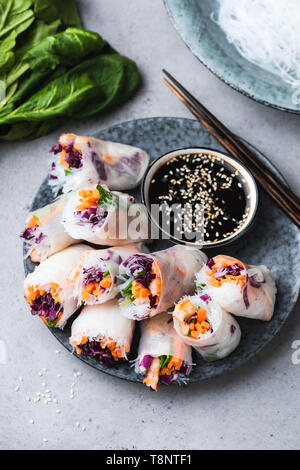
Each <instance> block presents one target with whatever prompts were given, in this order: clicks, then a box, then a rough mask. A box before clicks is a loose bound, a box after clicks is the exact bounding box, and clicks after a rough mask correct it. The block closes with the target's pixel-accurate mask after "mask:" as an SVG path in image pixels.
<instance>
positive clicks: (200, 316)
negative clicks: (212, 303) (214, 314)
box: [197, 307, 207, 323]
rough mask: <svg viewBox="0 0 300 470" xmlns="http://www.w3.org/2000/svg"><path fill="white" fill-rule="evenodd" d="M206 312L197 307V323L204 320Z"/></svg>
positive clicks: (202, 308)
mask: <svg viewBox="0 0 300 470" xmlns="http://www.w3.org/2000/svg"><path fill="white" fill-rule="evenodd" d="M206 317H207V315H206V310H205V308H204V307H199V309H198V313H197V322H198V323H201V322H202V321H204V320H206Z"/></svg>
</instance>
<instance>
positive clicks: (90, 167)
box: [50, 134, 150, 192]
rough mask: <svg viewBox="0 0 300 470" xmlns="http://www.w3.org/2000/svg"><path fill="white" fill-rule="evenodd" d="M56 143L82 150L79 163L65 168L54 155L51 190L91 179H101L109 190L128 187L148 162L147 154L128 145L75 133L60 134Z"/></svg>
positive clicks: (135, 182)
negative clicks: (80, 162) (78, 165)
mask: <svg viewBox="0 0 300 470" xmlns="http://www.w3.org/2000/svg"><path fill="white" fill-rule="evenodd" d="M59 143H60V144H61V145H73V147H74V148H75V149H76V150H77V151H79V152H80V153H81V154H82V167H81V168H78V169H76V168H71V169H70V170H68V171H67V172H66V171H65V170H66V168H65V167H64V165H62V164H60V163H59V155H57V156H56V158H55V159H54V163H55V169H54V170H51V174H52V175H53V176H54V177H55V179H50V184H51V185H52V186H53V189H54V191H57V190H58V189H59V188H62V189H63V191H64V192H68V191H72V190H75V189H78V188H81V187H83V186H85V185H87V184H93V183H101V184H102V183H104V184H106V185H107V186H108V187H109V189H111V190H119V191H124V190H129V189H132V188H135V187H136V186H137V185H138V184H139V183H140V181H141V179H142V177H143V175H144V173H145V171H146V168H147V166H148V164H149V158H150V157H149V155H148V154H147V153H146V152H145V151H144V150H142V149H140V148H137V147H132V146H130V145H125V144H120V143H116V142H108V141H104V140H101V139H96V138H92V137H84V136H76V135H75V134H63V135H62V136H61V137H60V139H59Z"/></svg>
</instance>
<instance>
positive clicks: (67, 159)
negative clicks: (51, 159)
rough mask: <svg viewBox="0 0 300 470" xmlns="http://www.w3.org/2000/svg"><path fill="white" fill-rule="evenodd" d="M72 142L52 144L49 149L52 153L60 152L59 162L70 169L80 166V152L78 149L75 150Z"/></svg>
mask: <svg viewBox="0 0 300 470" xmlns="http://www.w3.org/2000/svg"><path fill="white" fill-rule="evenodd" d="M73 144H74V142H72V143H70V144H69V145H62V144H60V143H59V144H58V145H53V147H51V149H50V153H54V155H57V154H58V153H59V154H60V160H59V162H60V164H61V165H63V166H64V167H65V169H66V170H67V171H68V170H71V169H72V168H76V169H78V168H81V167H82V154H81V152H80V151H78V150H76V149H75V147H74V145H73Z"/></svg>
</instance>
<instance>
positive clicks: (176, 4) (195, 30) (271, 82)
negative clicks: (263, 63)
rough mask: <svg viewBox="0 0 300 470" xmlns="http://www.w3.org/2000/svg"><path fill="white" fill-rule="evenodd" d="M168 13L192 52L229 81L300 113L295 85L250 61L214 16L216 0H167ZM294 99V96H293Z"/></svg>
mask: <svg viewBox="0 0 300 470" xmlns="http://www.w3.org/2000/svg"><path fill="white" fill-rule="evenodd" d="M164 2H165V5H166V8H167V11H168V13H169V16H170V18H171V20H172V22H173V24H174V26H175V28H176V30H177V31H178V32H179V34H180V35H181V37H182V39H183V40H184V41H185V43H186V44H187V46H188V47H189V48H190V49H191V51H192V52H193V54H195V56H196V57H198V59H199V60H200V61H201V62H202V63H203V64H204V65H206V66H207V67H208V68H209V70H210V71H211V72H213V73H214V74H215V75H216V76H217V77H219V78H221V80H223V81H224V82H225V83H227V85H230V86H231V87H232V88H234V89H235V90H237V91H239V92H241V93H243V94H244V95H246V96H248V97H249V98H252V99H254V100H256V101H258V102H259V103H262V104H265V105H267V106H271V107H273V108H276V109H280V110H282V111H288V112H291V113H300V103H299V104H296V103H295V102H293V93H294V92H295V89H293V88H291V87H290V86H289V85H287V84H286V83H285V82H283V81H282V80H281V78H280V77H277V76H276V75H273V74H272V73H270V72H267V71H265V70H263V69H262V68H260V67H258V66H256V65H254V64H252V63H250V62H248V61H247V60H246V59H244V58H243V57H242V56H241V55H240V54H239V53H238V52H237V50H236V49H235V47H234V46H233V45H232V44H230V43H229V42H228V41H227V39H226V36H225V34H224V32H223V30H222V29H221V28H220V27H219V26H218V25H217V24H216V23H215V22H214V21H212V19H211V14H212V12H216V11H217V10H218V2H217V0H164ZM294 101H295V100H294Z"/></svg>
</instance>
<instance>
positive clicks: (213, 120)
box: [163, 69, 300, 210]
mask: <svg viewBox="0 0 300 470" xmlns="http://www.w3.org/2000/svg"><path fill="white" fill-rule="evenodd" d="M163 72H164V74H165V75H166V76H167V77H168V78H169V79H170V81H171V82H173V83H174V84H175V85H176V87H177V88H178V89H179V90H181V91H182V93H183V95H185V97H187V98H188V99H189V100H190V102H191V103H192V104H193V105H194V107H195V108H196V109H197V110H198V111H199V112H200V113H202V114H203V115H205V116H207V117H208V118H209V119H210V121H211V123H212V124H213V125H214V126H215V127H216V128H217V129H219V130H220V131H221V132H222V133H223V134H225V136H226V137H227V138H228V140H229V141H230V142H232V143H233V145H234V146H236V147H237V149H238V150H240V151H241V152H242V153H243V154H245V155H246V158H247V159H250V160H251V163H253V164H254V165H256V166H257V167H258V168H259V169H260V170H263V171H265V173H266V175H265V177H266V179H268V180H269V181H270V182H272V183H274V184H277V185H278V187H279V188H280V190H282V191H283V194H284V196H286V197H287V198H288V199H289V200H290V201H291V203H292V204H294V205H295V207H296V208H297V209H298V210H300V199H299V198H298V197H297V196H296V194H295V193H294V192H293V191H292V190H291V189H290V188H289V187H288V186H287V185H286V184H285V183H283V182H282V180H281V179H280V178H279V177H278V176H277V175H276V174H275V173H274V172H273V171H272V170H270V169H269V168H267V167H266V166H265V164H264V163H263V162H262V161H261V160H260V159H259V158H258V156H257V155H256V154H255V153H254V152H252V150H251V149H249V148H248V147H246V145H245V144H244V143H243V142H242V141H241V140H240V139H239V138H238V137H237V136H236V135H235V134H233V133H232V132H231V131H230V129H228V128H227V127H226V126H225V125H224V124H223V123H222V122H221V121H219V120H218V118H217V117H216V116H214V115H213V114H212V113H211V112H210V111H209V110H208V109H207V108H206V107H205V106H204V105H203V104H202V103H200V101H198V100H197V99H196V98H195V97H194V96H193V95H191V93H190V92H189V91H188V90H186V88H184V87H183V86H182V85H181V84H180V83H179V82H178V81H177V80H176V79H175V78H174V77H173V76H172V75H171V74H170V73H169V72H167V71H166V70H164V69H163ZM228 150H229V149H228ZM229 151H230V150H229Z"/></svg>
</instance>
